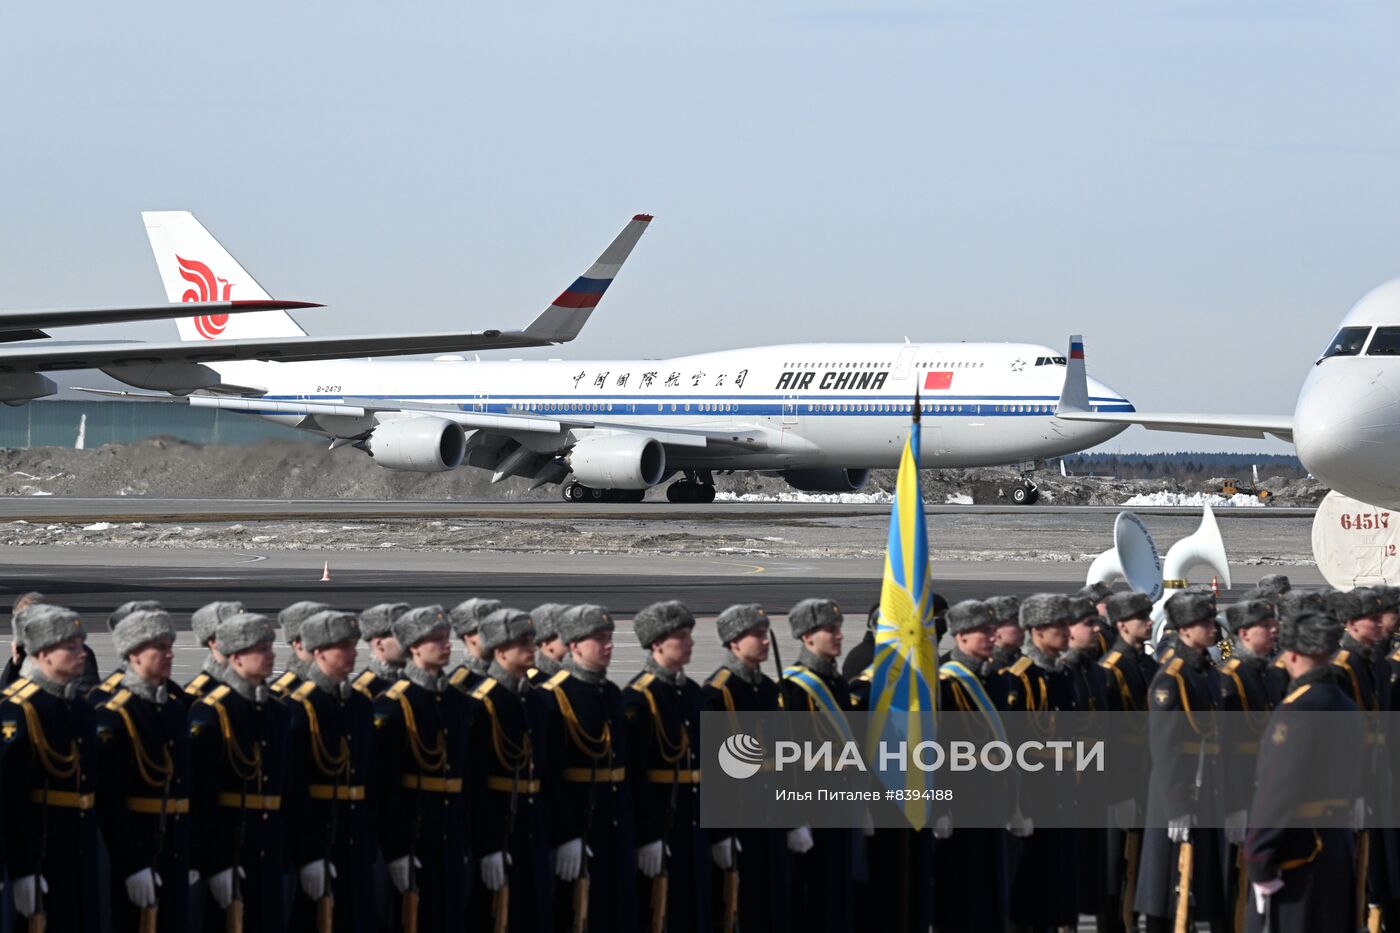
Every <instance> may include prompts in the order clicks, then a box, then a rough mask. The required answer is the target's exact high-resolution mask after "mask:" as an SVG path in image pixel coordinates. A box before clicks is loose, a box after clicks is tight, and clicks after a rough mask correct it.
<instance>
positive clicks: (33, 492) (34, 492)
mask: <svg viewBox="0 0 1400 933" xmlns="http://www.w3.org/2000/svg"><path fill="white" fill-rule="evenodd" d="M20 491H21V492H23V493H24V494H25V495H26V496H51V495H53V493H51V492H44V490H42V489H35V488H34V487H33V486H21V487H20Z"/></svg>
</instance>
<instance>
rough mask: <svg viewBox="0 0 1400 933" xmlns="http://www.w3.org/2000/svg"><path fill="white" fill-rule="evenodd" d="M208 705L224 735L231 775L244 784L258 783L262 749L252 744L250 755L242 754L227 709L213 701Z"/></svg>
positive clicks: (260, 771) (260, 775) (260, 773)
mask: <svg viewBox="0 0 1400 933" xmlns="http://www.w3.org/2000/svg"><path fill="white" fill-rule="evenodd" d="M211 698H212V694H211ZM209 705H210V706H212V707H214V711H215V712H216V713H218V714H219V731H220V732H222V733H223V735H224V751H225V752H226V754H227V757H228V763H229V767H230V768H232V769H233V776H234V777H236V778H238V780H239V782H240V783H242V784H245V785H246V784H248V783H249V782H253V783H258V782H259V779H260V778H261V777H262V749H261V748H260V747H258V746H257V745H254V746H253V754H252V755H251V756H249V755H245V754H243V749H241V748H239V747H238V740H237V739H235V738H234V736H233V724H232V723H231V722H229V718H228V710H226V709H224V704H222V703H219V702H217V701H215V702H213V703H210V704H209Z"/></svg>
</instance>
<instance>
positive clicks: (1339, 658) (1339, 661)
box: [1332, 648, 1351, 669]
mask: <svg viewBox="0 0 1400 933" xmlns="http://www.w3.org/2000/svg"><path fill="white" fill-rule="evenodd" d="M1350 657H1351V652H1350V651H1348V650H1347V649H1345V648H1343V649H1342V650H1341V651H1338V652H1337V653H1336V655H1335V656H1334V657H1333V658H1332V663H1333V664H1335V665H1337V666H1338V667H1345V668H1348V669H1350V667H1351V665H1349V664H1347V659H1348V658H1350Z"/></svg>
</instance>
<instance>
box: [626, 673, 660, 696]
mask: <svg viewBox="0 0 1400 933" xmlns="http://www.w3.org/2000/svg"><path fill="white" fill-rule="evenodd" d="M655 679H656V675H655V674H653V673H652V672H651V671H642V672H641V673H640V674H638V675H637V676H636V677H633V678H632V682H631V683H629V684H628V685H627V686H629V687H631V688H632V689H633V690H637V691H641V690H645V689H646V688H647V687H650V686H651V682H652V681H653V680H655Z"/></svg>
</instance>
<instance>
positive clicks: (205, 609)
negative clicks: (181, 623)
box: [190, 602, 243, 645]
mask: <svg viewBox="0 0 1400 933" xmlns="http://www.w3.org/2000/svg"><path fill="white" fill-rule="evenodd" d="M242 611H243V604H242V603H240V602H217V603H208V604H206V605H203V606H200V607H199V608H198V609H196V610H195V611H194V615H192V616H190V627H191V628H193V629H194V640H195V641H197V642H199V643H200V644H201V645H207V644H209V639H211V638H213V637H214V630H215V629H217V628H218V627H219V623H220V622H222V621H224V620H225V619H231V618H233V617H234V616H236V615H238V614H239V613H240V612H242Z"/></svg>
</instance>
